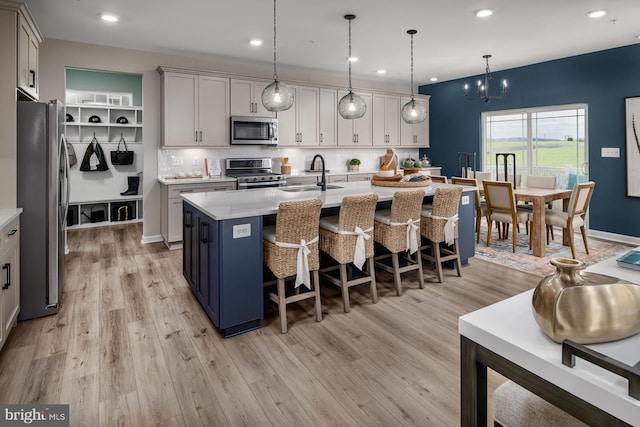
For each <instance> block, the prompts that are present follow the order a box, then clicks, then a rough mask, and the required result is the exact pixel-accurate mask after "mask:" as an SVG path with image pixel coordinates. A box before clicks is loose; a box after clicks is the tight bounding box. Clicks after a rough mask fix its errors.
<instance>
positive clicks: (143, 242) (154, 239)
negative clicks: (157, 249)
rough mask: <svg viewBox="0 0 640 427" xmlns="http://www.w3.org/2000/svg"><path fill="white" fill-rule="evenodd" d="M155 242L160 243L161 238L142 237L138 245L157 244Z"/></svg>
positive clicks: (159, 236) (158, 236)
mask: <svg viewBox="0 0 640 427" xmlns="http://www.w3.org/2000/svg"><path fill="white" fill-rule="evenodd" d="M157 242H162V236H161V235H159V234H158V235H157V236H144V235H143V236H142V240H140V243H142V244H143V245H146V244H147V243H157Z"/></svg>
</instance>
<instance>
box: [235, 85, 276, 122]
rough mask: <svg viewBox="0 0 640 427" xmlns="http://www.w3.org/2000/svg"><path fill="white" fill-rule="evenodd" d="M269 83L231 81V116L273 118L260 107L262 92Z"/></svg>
mask: <svg viewBox="0 0 640 427" xmlns="http://www.w3.org/2000/svg"><path fill="white" fill-rule="evenodd" d="M270 84H271V82H259V81H253V80H242V79H231V115H232V116H256V117H275V116H276V114H275V113H272V112H271V111H267V109H266V108H264V106H263V105H262V91H263V90H264V88H266V87H267V86H269V85H270Z"/></svg>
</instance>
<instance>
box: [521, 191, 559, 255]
mask: <svg viewBox="0 0 640 427" xmlns="http://www.w3.org/2000/svg"><path fill="white" fill-rule="evenodd" d="M571 193H572V190H569V189H560V188H554V189H551V188H535V187H516V188H514V189H513V195H514V196H515V198H516V201H519V202H529V203H532V204H533V211H532V221H531V227H530V228H529V233H530V238H531V251H532V253H533V256H537V257H544V253H545V247H546V243H547V240H546V228H545V218H544V217H545V208H546V206H547V203H548V202H552V201H554V200H562V210H563V211H565V212H566V210H567V208H568V207H569V199H570V198H571ZM570 238H571V237H570V234H569V233H568V232H567V230H566V229H563V231H562V244H563V245H564V246H569V239H570Z"/></svg>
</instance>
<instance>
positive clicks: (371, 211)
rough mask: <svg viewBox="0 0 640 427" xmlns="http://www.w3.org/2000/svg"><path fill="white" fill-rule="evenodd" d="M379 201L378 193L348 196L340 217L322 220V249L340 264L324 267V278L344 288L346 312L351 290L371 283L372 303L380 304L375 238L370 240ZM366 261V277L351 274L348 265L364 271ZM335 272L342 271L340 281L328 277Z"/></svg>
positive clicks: (331, 276)
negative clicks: (374, 259) (377, 285)
mask: <svg viewBox="0 0 640 427" xmlns="http://www.w3.org/2000/svg"><path fill="white" fill-rule="evenodd" d="M377 202H378V195H377V194H364V195H361V196H348V197H345V198H343V199H342V206H341V207H340V213H339V214H338V216H327V217H322V218H320V250H321V251H322V252H325V253H327V254H328V255H330V256H331V257H332V258H333V259H334V260H335V261H336V262H337V263H338V265H332V266H329V267H326V268H324V267H323V268H321V269H320V274H321V275H322V278H323V279H326V280H327V281H328V282H330V283H332V284H334V285H337V286H339V287H340V288H341V290H342V302H343V305H344V312H345V313H348V312H350V311H351V307H350V305H349V288H350V287H352V286H356V285H361V284H365V283H369V286H370V288H371V301H372V302H373V303H374V304H375V303H377V302H378V292H377V289H376V275H375V270H374V261H373V239H372V238H371V235H372V234H373V217H374V215H375V211H376V203H377ZM365 262H367V269H366V270H367V274H366V275H364V276H362V277H357V278H353V277H352V276H353V275H352V274H348V272H347V266H348V265H350V264H353V265H354V266H355V267H356V268H358V269H359V270H361V271H362V270H363V267H364V264H365ZM349 267H350V266H349ZM335 270H339V273H340V276H339V278H336V277H335V276H333V275H331V274H329V272H331V271H335ZM351 270H352V269H351V268H349V272H351V273H352V271H351Z"/></svg>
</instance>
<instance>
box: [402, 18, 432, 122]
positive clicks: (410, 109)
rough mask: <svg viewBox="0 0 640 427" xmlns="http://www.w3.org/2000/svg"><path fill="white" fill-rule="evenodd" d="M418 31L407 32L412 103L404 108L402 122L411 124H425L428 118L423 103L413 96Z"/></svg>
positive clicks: (408, 103)
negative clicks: (415, 38)
mask: <svg viewBox="0 0 640 427" xmlns="http://www.w3.org/2000/svg"><path fill="white" fill-rule="evenodd" d="M417 32H418V31H417V30H407V34H409V35H410V36H411V101H409V102H407V103H406V104H404V106H403V107H402V120H404V121H405V122H407V123H409V124H416V123H420V122H423V121H424V119H426V118H427V108H426V107H425V104H424V103H422V102H416V99H415V97H414V96H413V35H414V34H416V33H417Z"/></svg>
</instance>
